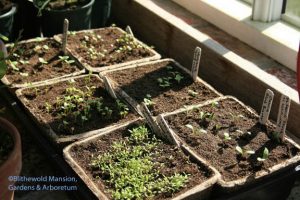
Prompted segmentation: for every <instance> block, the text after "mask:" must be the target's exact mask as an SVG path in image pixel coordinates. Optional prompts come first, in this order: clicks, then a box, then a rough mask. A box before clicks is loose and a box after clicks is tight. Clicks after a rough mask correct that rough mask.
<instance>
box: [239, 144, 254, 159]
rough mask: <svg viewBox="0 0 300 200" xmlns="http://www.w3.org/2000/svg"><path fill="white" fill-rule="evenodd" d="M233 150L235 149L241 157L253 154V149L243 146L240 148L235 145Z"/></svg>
mask: <svg viewBox="0 0 300 200" xmlns="http://www.w3.org/2000/svg"><path fill="white" fill-rule="evenodd" d="M235 150H236V151H237V152H238V153H239V154H240V155H241V156H242V157H243V158H246V157H247V155H252V154H255V152H254V151H252V150H246V149H243V148H241V147H240V146H236V147H235Z"/></svg>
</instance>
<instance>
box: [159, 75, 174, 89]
mask: <svg viewBox="0 0 300 200" xmlns="http://www.w3.org/2000/svg"><path fill="white" fill-rule="evenodd" d="M171 79H172V78H171V77H163V78H158V79H157V82H158V83H159V86H160V87H163V88H165V87H170V86H171V82H170V80H171Z"/></svg>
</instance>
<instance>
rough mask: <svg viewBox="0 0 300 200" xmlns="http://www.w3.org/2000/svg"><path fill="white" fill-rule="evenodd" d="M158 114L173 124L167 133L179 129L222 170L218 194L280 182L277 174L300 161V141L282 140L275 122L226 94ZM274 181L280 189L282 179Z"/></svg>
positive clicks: (184, 138) (183, 137) (192, 148)
mask: <svg viewBox="0 0 300 200" xmlns="http://www.w3.org/2000/svg"><path fill="white" fill-rule="evenodd" d="M159 118H160V119H162V118H163V119H165V120H166V122H167V125H168V126H169V127H170V129H169V131H167V132H168V134H170V133H171V134H173V135H175V137H176V138H177V140H178V141H179V143H181V145H183V146H185V147H186V148H188V149H189V150H190V151H191V152H194V153H195V154H196V155H197V156H198V157H199V158H201V159H204V160H206V161H207V162H208V163H209V164H210V165H211V166H212V167H214V168H215V169H216V170H217V171H219V172H220V174H221V178H220V180H219V181H218V185H219V186H218V187H216V188H217V189H216V191H215V192H214V194H215V195H216V196H218V197H223V196H226V195H227V197H228V196H230V195H233V194H237V193H241V194H242V192H243V191H247V189H249V188H251V187H253V186H254V185H259V184H264V183H266V182H265V181H268V183H269V184H270V183H272V182H276V181H274V180H275V179H276V177H277V176H278V177H280V176H284V174H286V173H289V171H293V170H294V167H295V166H296V165H297V163H298V162H299V161H300V147H299V145H298V144H296V143H295V142H294V141H293V140H291V139H289V138H288V137H285V138H284V140H281V139H280V138H279V135H278V133H276V132H275V125H274V124H272V123H271V122H268V123H267V124H266V125H261V124H260V123H259V122H258V116H257V115H256V114H255V113H254V112H253V111H252V110H251V109H250V108H248V107H246V106H245V105H244V104H242V103H241V102H239V101H238V100H237V99H235V98H233V97H221V98H218V99H215V100H211V101H208V102H206V103H203V104H199V105H197V106H191V107H189V108H187V109H180V110H177V111H174V112H171V113H166V114H162V115H161V117H159ZM163 130H167V129H163ZM269 177H272V179H273V180H272V179H270V178H269ZM272 187H273V190H274V191H276V190H277V189H276V188H278V182H277V185H276V184H274V185H272ZM289 189H290V188H289ZM279 192H281V190H280V189H279ZM282 192H283V191H282ZM229 193H230V195H229ZM253 195H254V194H252V197H253ZM257 195H258V196H256V197H253V198H257V199H258V198H259V195H260V193H257ZM272 196H273V197H274V195H272Z"/></svg>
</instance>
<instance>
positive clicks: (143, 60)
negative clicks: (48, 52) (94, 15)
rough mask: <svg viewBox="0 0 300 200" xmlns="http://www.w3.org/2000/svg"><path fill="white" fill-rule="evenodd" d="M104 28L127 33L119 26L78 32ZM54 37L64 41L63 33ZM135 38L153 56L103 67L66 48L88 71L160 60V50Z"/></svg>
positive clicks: (83, 31) (82, 31)
mask: <svg viewBox="0 0 300 200" xmlns="http://www.w3.org/2000/svg"><path fill="white" fill-rule="evenodd" d="M104 29H116V30H118V31H120V32H121V33H126V32H125V31H124V30H122V29H121V28H119V27H104V28H96V29H89V30H81V31H77V32H76V33H92V32H94V31H97V30H104ZM53 38H54V39H55V40H56V41H57V42H59V43H61V41H62V40H61V34H58V35H54V36H53ZM133 38H134V40H135V41H136V42H138V43H139V44H141V45H142V46H143V47H144V48H145V49H146V50H147V51H149V52H151V53H152V54H153V56H150V57H146V58H140V59H136V60H132V61H127V62H124V63H118V64H113V65H107V66H103V67H92V66H91V65H89V64H88V63H86V62H85V59H84V58H83V57H82V56H80V55H79V54H78V53H76V52H74V51H72V50H71V49H70V48H69V47H68V46H67V47H66V49H67V51H68V53H69V54H71V55H73V57H76V59H77V61H78V62H79V63H80V64H81V65H82V66H83V67H84V68H85V69H87V70H88V71H91V72H97V73H98V72H101V71H105V70H109V69H117V68H120V67H124V66H128V65H133V64H136V63H144V62H149V61H153V60H159V59H160V58H161V55H160V54H159V53H158V52H156V51H155V50H153V49H152V48H150V47H148V46H147V45H146V44H145V43H143V42H142V41H140V40H138V39H137V38H135V37H133Z"/></svg>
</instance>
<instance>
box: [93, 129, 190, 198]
mask: <svg viewBox="0 0 300 200" xmlns="http://www.w3.org/2000/svg"><path fill="white" fill-rule="evenodd" d="M129 133H130V136H129V137H128V138H126V139H125V140H123V141H117V142H113V144H112V146H111V149H110V150H109V151H108V152H106V153H103V154H100V155H99V156H96V157H94V158H93V159H92V161H91V163H90V165H91V167H92V168H94V169H95V170H97V171H98V170H99V171H100V172H99V173H100V175H99V177H104V175H105V177H107V178H105V179H104V181H105V183H106V184H108V185H109V186H110V187H111V188H112V190H111V191H110V192H111V194H112V197H113V199H116V200H120V199H152V198H153V197H154V196H155V195H157V194H162V193H171V194H172V193H174V192H177V191H178V190H179V189H181V188H182V187H184V186H185V184H186V183H187V182H188V178H189V175H188V174H179V173H174V174H169V175H162V174H160V168H161V167H164V164H161V163H158V162H155V161H154V160H153V156H156V157H157V156H158V157H159V156H160V154H161V151H160V150H159V149H158V145H159V144H160V143H162V142H161V141H160V140H158V139H156V138H155V137H154V136H152V137H150V132H149V130H148V128H147V127H145V126H143V125H141V126H138V127H135V128H133V129H131V130H129Z"/></svg>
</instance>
